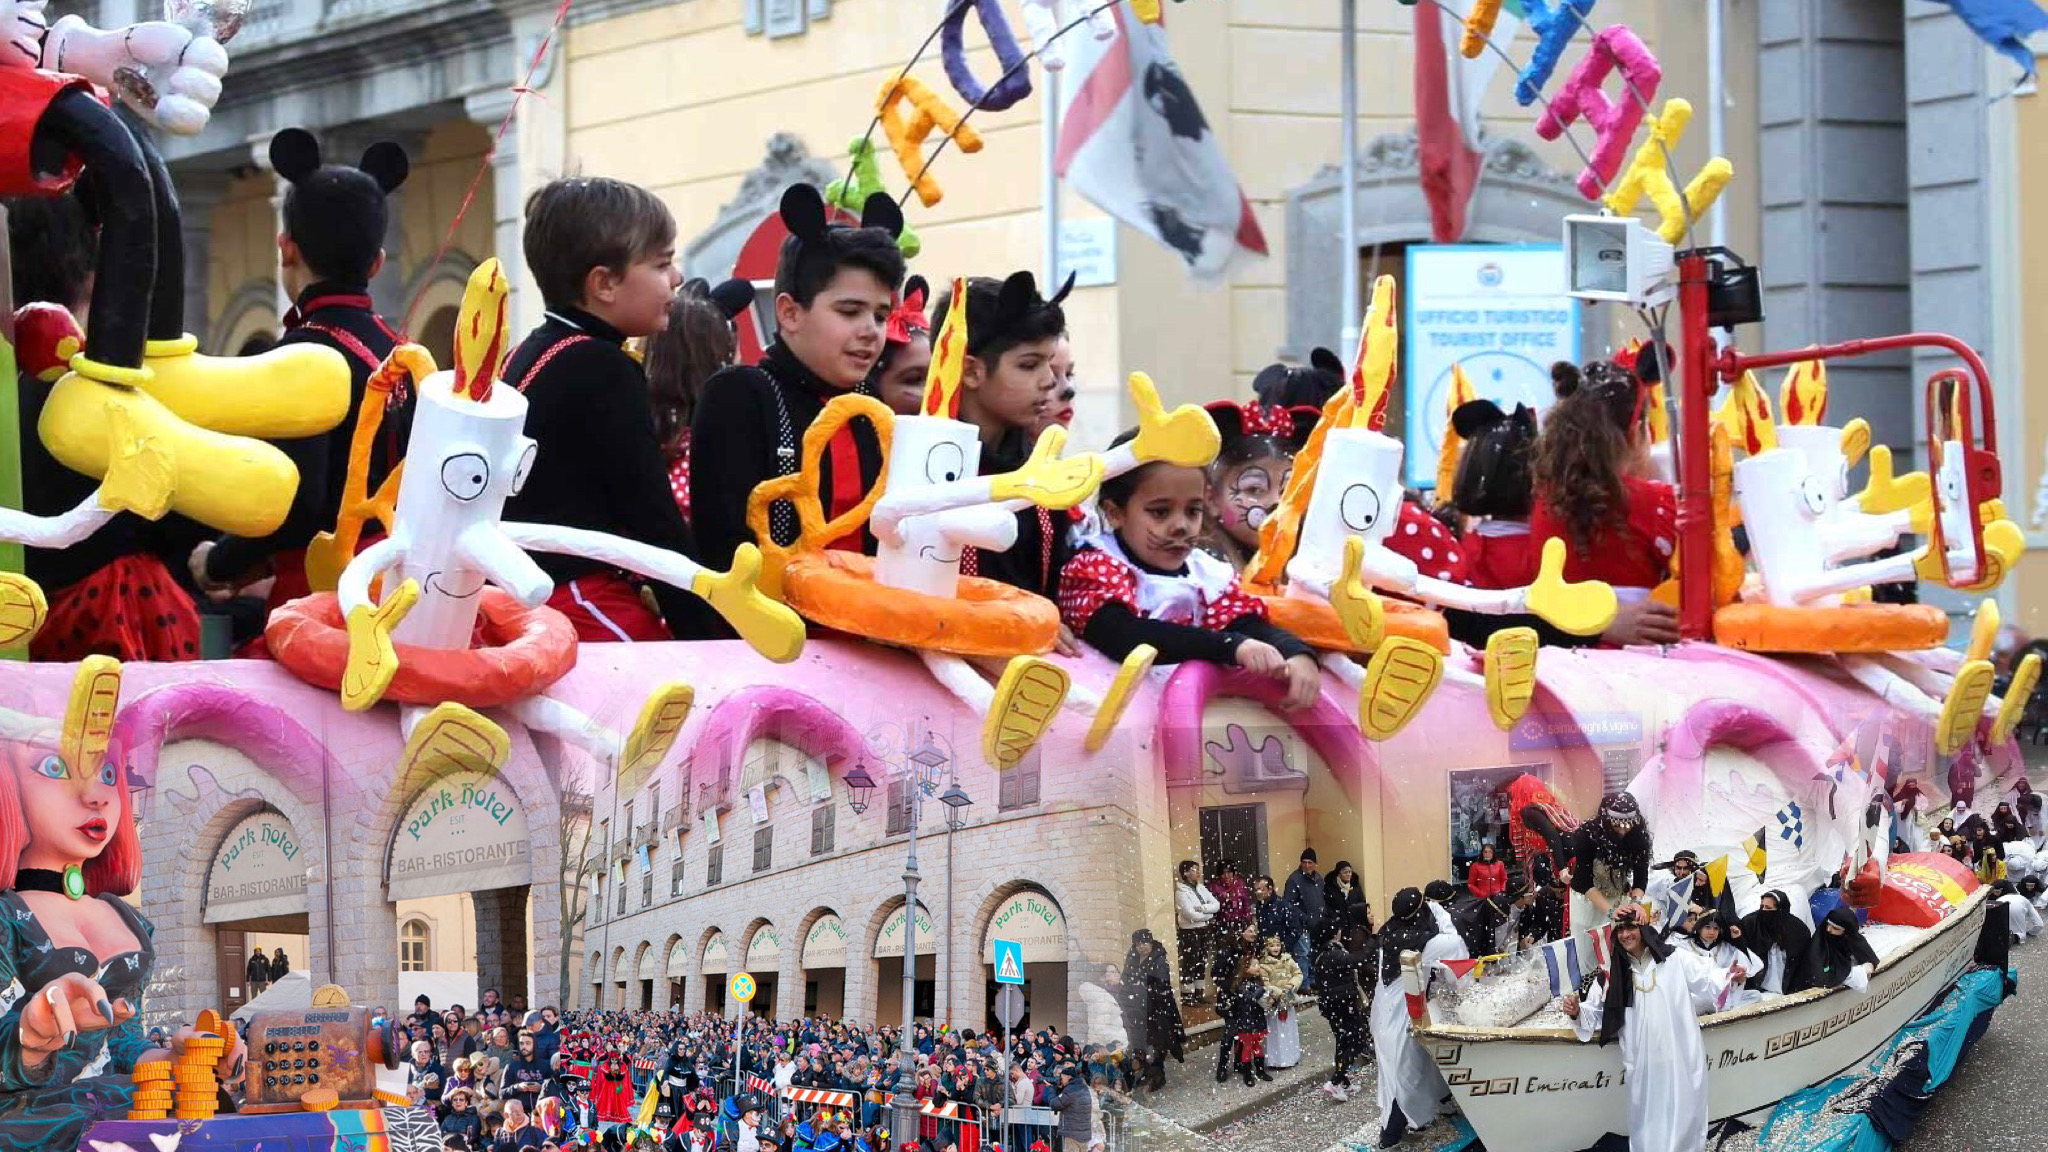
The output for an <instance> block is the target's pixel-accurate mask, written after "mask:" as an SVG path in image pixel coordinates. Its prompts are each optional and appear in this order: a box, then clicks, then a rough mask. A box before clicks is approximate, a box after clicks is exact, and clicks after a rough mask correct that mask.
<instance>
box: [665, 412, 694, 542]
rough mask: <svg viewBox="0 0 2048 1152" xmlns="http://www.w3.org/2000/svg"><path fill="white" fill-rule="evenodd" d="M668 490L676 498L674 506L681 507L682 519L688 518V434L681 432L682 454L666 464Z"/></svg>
mask: <svg viewBox="0 0 2048 1152" xmlns="http://www.w3.org/2000/svg"><path fill="white" fill-rule="evenodd" d="M668 490H669V493H670V495H673V496H674V497H675V498H676V507H677V508H680V509H682V513H683V519H684V520H688V519H689V518H690V434H689V432H687V431H685V432H684V433H683V442H682V454H681V455H679V456H677V457H676V458H675V461H674V462H673V463H671V464H670V465H669V466H668Z"/></svg>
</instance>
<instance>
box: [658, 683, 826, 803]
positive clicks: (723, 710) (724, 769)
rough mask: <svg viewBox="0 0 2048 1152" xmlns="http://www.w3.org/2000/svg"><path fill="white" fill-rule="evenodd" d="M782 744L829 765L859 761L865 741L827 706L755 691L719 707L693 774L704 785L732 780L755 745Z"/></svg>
mask: <svg viewBox="0 0 2048 1152" xmlns="http://www.w3.org/2000/svg"><path fill="white" fill-rule="evenodd" d="M761 739H770V740H780V741H781V742H783V743H784V744H788V745H789V746H791V747H792V748H795V749H796V750H798V751H799V752H802V753H804V754H805V755H806V756H816V757H819V758H821V759H823V760H825V761H826V762H827V763H830V762H831V761H832V760H834V759H835V758H840V757H846V756H856V755H859V754H860V753H861V752H863V751H864V750H865V749H866V748H867V741H866V739H865V738H864V737H862V736H861V734H860V733H859V732H856V731H855V730H854V728H853V725H851V724H848V723H847V722H846V718H845V717H843V716H841V715H840V714H839V713H837V712H835V711H833V710H832V708H831V707H830V706H829V705H827V704H826V703H825V702H824V701H822V700H819V699H818V698H817V697H815V696H811V695H809V694H807V693H803V692H798V691H797V690H795V689H793V688H777V687H769V686H765V685H763V686H756V687H753V688H746V689H743V690H741V691H739V692H735V693H733V694H732V695H730V696H727V697H726V698H725V699H723V700H720V701H719V702H718V705H717V707H715V708H713V709H712V710H711V715H710V716H709V717H707V718H706V719H705V721H704V727H703V729H702V730H701V731H700V732H699V733H698V734H697V739H696V745H695V747H696V748H697V749H698V750H699V751H698V752H696V753H693V754H692V758H691V761H690V763H691V765H692V769H691V774H692V775H694V776H696V777H697V778H698V779H699V780H700V781H714V780H717V779H718V778H719V777H720V776H725V777H726V778H727V779H731V770H732V768H733V766H734V765H735V764H737V763H739V762H740V760H741V759H743V758H744V757H745V756H746V752H747V745H749V744H752V743H753V742H754V741H756V740H761Z"/></svg>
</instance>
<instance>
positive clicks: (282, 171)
mask: <svg viewBox="0 0 2048 1152" xmlns="http://www.w3.org/2000/svg"><path fill="white" fill-rule="evenodd" d="M270 167H271V168H272V169H273V170H274V171H276V173H277V174H278V175H279V176H282V177H284V178H285V180H286V181H288V182H289V183H292V184H295V185H296V184H300V183H303V182H304V181H306V180H307V179H309V178H310V177H312V176H314V175H316V174H318V173H319V172H320V170H321V169H322V168H323V167H326V165H323V164H322V163H321V159H320V141H319V140H318V139H316V138H314V136H313V134H312V133H311V132H308V131H306V130H305V129H304V128H286V129H285V130H284V131H282V132H279V133H278V134H277V135H275V136H273V137H271V138H270ZM356 169H357V170H359V171H361V172H362V173H363V174H364V175H366V176H368V177H369V178H370V179H372V180H374V181H376V183H377V187H378V188H379V189H381V190H382V191H383V192H384V193H385V194H386V195H389V194H391V193H393V192H396V191H398V189H399V186H400V185H402V184H404V183H405V178H406V176H407V175H409V174H410V173H411V171H412V162H411V160H409V159H407V157H406V155H405V149H404V148H402V147H400V146H399V145H397V144H395V143H393V142H391V141H389V140H379V141H378V142H376V143H375V144H372V145H370V146H369V148H367V149H365V150H364V152H363V158H362V159H361V160H360V161H358V162H357V163H356Z"/></svg>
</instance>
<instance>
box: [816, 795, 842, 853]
mask: <svg viewBox="0 0 2048 1152" xmlns="http://www.w3.org/2000/svg"><path fill="white" fill-rule="evenodd" d="M837 812H838V809H836V808H834V807H832V805H830V804H820V805H819V806H818V807H816V808H813V809H811V855H813V856H823V855H825V854H826V853H827V852H830V851H832V834H833V832H834V831H835V830H836V829H835V825H837V824H838V822H839V818H838V816H837V815H835V813H837Z"/></svg>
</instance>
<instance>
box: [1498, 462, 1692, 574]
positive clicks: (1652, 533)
mask: <svg viewBox="0 0 2048 1152" xmlns="http://www.w3.org/2000/svg"><path fill="white" fill-rule="evenodd" d="M1622 485H1623V489H1624V491H1625V492H1626V493H1627V497H1628V509H1627V516H1626V518H1625V519H1624V520H1623V521H1622V522H1621V523H1620V524H1618V525H1612V526H1610V527H1609V528H1608V529H1607V530H1605V531H1603V532H1601V533H1600V535H1598V536H1597V537H1595V538H1594V540H1593V542H1592V547H1590V548H1578V547H1572V548H1571V549H1570V551H1569V555H1567V556H1566V558H1565V563H1564V578H1565V579H1566V580H1569V581H1573V582H1578V581H1582V580H1605V581H1607V582H1608V583H1609V584H1612V585H1614V587H1616V588H1617V589H1620V588H1640V589H1648V588H1655V587H1656V586H1657V585H1659V584H1662V583H1663V582H1664V580H1665V578H1666V577H1667V576H1669V575H1670V570H1671V553H1672V551H1673V549H1675V548H1676V547H1677V546H1678V498H1677V494H1676V493H1675V492H1673V491H1672V488H1671V485H1669V484H1666V483H1664V482H1662V481H1659V480H1645V479H1643V478H1642V477H1639V476H1629V477H1624V478H1623V480H1622ZM1552 536H1557V537H1561V538H1562V539H1563V540H1564V541H1565V543H1566V544H1567V545H1570V544H1571V543H1572V539H1571V533H1570V532H1569V531H1567V530H1566V527H1565V522H1564V520H1563V519H1562V518H1561V517H1558V516H1556V515H1554V514H1553V513H1552V512H1551V511H1550V509H1549V508H1548V507H1547V506H1545V505H1544V503H1543V502H1542V501H1541V500H1538V501H1537V502H1536V508H1535V510H1534V511H1533V512H1531V513H1530V515H1529V539H1530V545H1531V550H1532V551H1533V552H1534V553H1535V554H1536V555H1538V556H1541V555H1542V548H1543V542H1544V541H1546V540H1548V539H1549V538H1551V537H1552Z"/></svg>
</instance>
